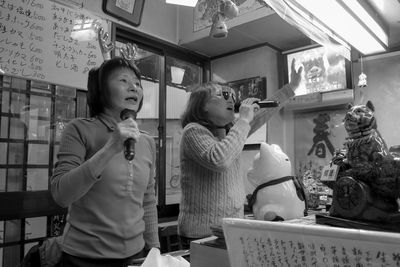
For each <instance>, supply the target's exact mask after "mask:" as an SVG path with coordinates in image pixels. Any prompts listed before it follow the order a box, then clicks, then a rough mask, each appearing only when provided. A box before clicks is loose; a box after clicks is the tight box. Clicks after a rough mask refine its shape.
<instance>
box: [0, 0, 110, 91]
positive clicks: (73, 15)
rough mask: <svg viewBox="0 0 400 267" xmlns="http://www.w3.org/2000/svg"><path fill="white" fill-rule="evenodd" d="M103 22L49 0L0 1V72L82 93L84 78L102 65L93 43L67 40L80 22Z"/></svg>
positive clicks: (104, 25) (84, 83)
mask: <svg viewBox="0 0 400 267" xmlns="http://www.w3.org/2000/svg"><path fill="white" fill-rule="evenodd" d="M82 19H85V20H88V19H93V20H97V21H98V23H100V24H101V25H102V27H103V28H104V29H108V27H107V22H106V21H105V20H102V19H100V18H98V17H95V16H93V15H92V14H89V13H87V12H85V11H84V10H82V9H72V8H69V7H66V6H63V5H60V4H57V3H55V2H52V1H50V0H2V1H0V69H1V70H3V72H4V73H5V74H8V75H12V76H18V77H22V78H24V79H32V80H43V81H47V82H50V83H54V84H60V85H67V86H71V87H76V88H81V89H86V83H87V73H88V71H89V70H90V69H91V68H92V67H94V66H99V65H100V64H101V62H102V61H103V58H102V55H101V51H100V48H99V45H98V42H97V40H94V41H86V42H78V41H77V40H74V39H72V38H71V32H72V30H73V27H74V24H75V23H76V22H77V21H79V20H82Z"/></svg>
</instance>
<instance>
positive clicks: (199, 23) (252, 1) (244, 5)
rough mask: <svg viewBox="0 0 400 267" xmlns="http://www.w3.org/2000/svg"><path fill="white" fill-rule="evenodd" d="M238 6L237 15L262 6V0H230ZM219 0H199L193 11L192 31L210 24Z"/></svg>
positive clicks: (263, 4)
mask: <svg viewBox="0 0 400 267" xmlns="http://www.w3.org/2000/svg"><path fill="white" fill-rule="evenodd" d="M232 1H233V2H235V4H236V5H237V6H238V8H239V16H241V15H243V14H246V13H249V12H252V11H254V10H257V9H259V8H262V7H263V6H265V5H266V4H265V3H264V2H263V1H262V0H232ZM220 3H221V1H220V0H199V1H198V2H197V4H196V6H195V8H194V11H193V32H197V31H200V30H202V29H205V28H207V27H210V26H211V24H212V17H213V15H214V14H215V13H216V12H217V11H218V10H219V5H220Z"/></svg>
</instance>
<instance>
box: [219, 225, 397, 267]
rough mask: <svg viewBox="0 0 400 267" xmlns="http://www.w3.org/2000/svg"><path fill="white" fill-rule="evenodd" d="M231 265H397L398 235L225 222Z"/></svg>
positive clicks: (348, 266) (331, 228) (318, 227)
mask: <svg viewBox="0 0 400 267" xmlns="http://www.w3.org/2000/svg"><path fill="white" fill-rule="evenodd" d="M223 229H224V235H225V239H226V243H227V247H228V253H229V260H230V263H231V266H232V267H238V266H241V267H242V266H254V267H255V266H260V267H263V266H299V267H300V266H337V267H339V266H346V267H351V266H380V267H381V266H382V267H383V266H400V250H399V247H400V234H398V233H387V232H375V231H366V230H356V229H345V228H337V227H329V226H316V225H302V224H289V223H281V222H264V221H255V220H243V219H224V222H223Z"/></svg>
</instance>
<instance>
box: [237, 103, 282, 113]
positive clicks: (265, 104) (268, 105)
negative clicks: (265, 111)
mask: <svg viewBox="0 0 400 267" xmlns="http://www.w3.org/2000/svg"><path fill="white" fill-rule="evenodd" d="M254 103H255V104H258V105H259V106H260V108H276V107H279V104H280V103H279V101H275V100H261V101H254ZM239 107H240V102H239V103H235V112H239Z"/></svg>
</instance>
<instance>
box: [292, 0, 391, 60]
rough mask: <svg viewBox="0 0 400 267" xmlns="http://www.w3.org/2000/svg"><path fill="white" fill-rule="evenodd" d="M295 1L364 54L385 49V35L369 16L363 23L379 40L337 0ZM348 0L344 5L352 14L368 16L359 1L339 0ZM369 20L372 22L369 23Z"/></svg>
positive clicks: (361, 16)
mask: <svg viewBox="0 0 400 267" xmlns="http://www.w3.org/2000/svg"><path fill="white" fill-rule="evenodd" d="M295 1H296V2H297V3H299V4H300V5H301V6H302V7H303V8H305V9H306V10H307V11H309V12H310V13H311V14H312V15H313V16H315V17H316V18H318V19H319V20H320V21H321V22H322V23H324V24H325V25H326V26H327V27H329V28H330V29H332V31H334V32H335V33H336V34H338V35H339V36H340V37H341V38H343V39H344V40H345V41H346V42H347V43H349V44H350V45H352V46H353V47H354V48H356V49H357V50H358V51H360V52H361V53H363V54H364V55H367V54H373V53H378V52H384V51H385V46H387V35H386V33H385V32H384V31H383V30H382V28H380V27H379V25H378V24H377V23H376V22H374V21H373V19H372V18H371V17H370V18H369V19H366V21H365V22H364V23H365V24H366V25H367V26H368V27H371V28H370V30H371V31H372V32H374V34H376V36H377V37H378V38H379V39H380V41H378V40H377V39H376V38H375V37H374V36H373V35H371V33H370V32H369V31H368V30H367V29H365V28H364V26H363V25H362V24H360V23H359V21H358V20H357V19H356V18H354V17H353V16H352V15H351V14H350V13H348V12H347V10H346V8H344V7H343V6H342V5H341V4H339V3H338V1H335V0H323V1H321V0H295ZM348 1H349V3H346V5H347V6H348V7H349V8H350V6H351V9H352V11H353V12H354V14H357V15H359V16H360V17H359V19H360V20H362V19H363V18H364V19H365V18H366V17H368V16H369V14H368V13H367V12H366V11H365V10H364V9H363V8H362V7H361V5H360V4H359V3H357V1H352V0H345V1H340V2H348ZM354 2H355V3H354ZM353 8H354V10H353ZM358 8H361V9H362V10H363V11H360V10H359V9H358ZM371 20H372V21H373V22H374V23H371ZM379 29H380V30H379Z"/></svg>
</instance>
